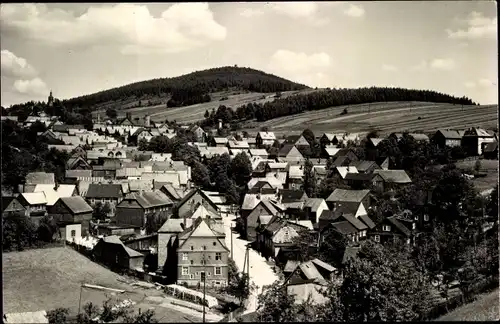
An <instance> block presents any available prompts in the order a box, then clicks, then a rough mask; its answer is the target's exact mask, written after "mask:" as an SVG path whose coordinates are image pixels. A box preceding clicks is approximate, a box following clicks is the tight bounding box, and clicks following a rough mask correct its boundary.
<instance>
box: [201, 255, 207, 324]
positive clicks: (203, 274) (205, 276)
mask: <svg viewBox="0 0 500 324" xmlns="http://www.w3.org/2000/svg"><path fill="white" fill-rule="evenodd" d="M202 260H203V272H202V273H201V281H203V301H202V305H203V323H205V295H206V287H207V275H206V271H207V264H206V261H205V252H203V258H202Z"/></svg>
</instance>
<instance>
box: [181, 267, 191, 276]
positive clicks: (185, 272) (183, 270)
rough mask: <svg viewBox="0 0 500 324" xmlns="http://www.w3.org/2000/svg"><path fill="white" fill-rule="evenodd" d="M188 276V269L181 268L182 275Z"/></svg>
mask: <svg viewBox="0 0 500 324" xmlns="http://www.w3.org/2000/svg"><path fill="white" fill-rule="evenodd" d="M188 274H189V267H182V275H183V276H187V275H188Z"/></svg>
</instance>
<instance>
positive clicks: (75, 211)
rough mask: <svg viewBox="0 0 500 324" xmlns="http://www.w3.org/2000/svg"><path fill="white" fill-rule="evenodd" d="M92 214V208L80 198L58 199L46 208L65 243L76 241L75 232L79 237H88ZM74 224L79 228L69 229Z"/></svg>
mask: <svg viewBox="0 0 500 324" xmlns="http://www.w3.org/2000/svg"><path fill="white" fill-rule="evenodd" d="M92 212H93V209H92V207H90V205H89V204H87V202H86V201H85V199H83V198H82V197H80V196H75V197H64V198H59V199H58V200H57V202H56V203H55V204H54V205H53V206H51V207H49V208H48V214H49V215H50V216H52V217H53V219H54V220H55V221H56V223H57V225H58V227H59V230H60V234H61V237H62V238H65V239H66V240H67V241H72V240H73V238H74V239H77V238H78V235H77V231H78V232H80V237H81V236H82V235H83V236H86V235H88V233H89V227H90V220H91V219H92ZM76 224H79V225H80V227H78V226H77V227H78V228H75V229H71V227H72V226H71V225H76ZM68 231H69V233H68ZM68 239H69V240H68Z"/></svg>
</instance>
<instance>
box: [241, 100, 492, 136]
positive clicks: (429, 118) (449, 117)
mask: <svg viewBox="0 0 500 324" xmlns="http://www.w3.org/2000/svg"><path fill="white" fill-rule="evenodd" d="M497 107H498V106H497V105H488V106H463V107H462V106H461V105H453V104H441V103H428V102H381V103H373V104H362V105H353V106H340V107H332V108H328V109H323V110H315V111H307V112H304V113H301V114H297V115H293V116H285V117H279V118H275V119H271V120H268V121H265V122H263V123H257V122H252V123H249V124H248V125H247V126H246V127H244V128H245V130H246V131H247V132H251V133H255V132H257V131H258V130H259V129H260V128H261V127H268V128H269V129H270V130H272V131H274V132H275V133H276V134H277V135H282V134H292V133H300V132H302V131H303V130H304V129H305V128H309V129H311V130H312V131H313V132H315V133H322V132H331V133H337V132H348V133H359V132H361V133H363V132H368V131H369V130H371V129H376V130H379V132H380V134H381V135H387V134H389V133H392V132H403V131H406V130H407V131H410V132H416V131H422V132H433V131H435V130H437V129H440V128H459V129H463V128H467V127H471V126H478V127H484V128H487V129H491V128H496V127H498V124H497V119H498V118H497V116H498V108H497ZM344 108H346V109H347V110H348V114H347V115H340V114H341V112H342V111H343V110H344ZM419 117H420V119H418V118H419Z"/></svg>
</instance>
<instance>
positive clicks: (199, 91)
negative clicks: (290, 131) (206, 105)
mask: <svg viewBox="0 0 500 324" xmlns="http://www.w3.org/2000/svg"><path fill="white" fill-rule="evenodd" d="M305 88H307V87H306V86H305V85H301V84H297V83H294V82H291V81H289V80H286V79H283V78H280V77H278V76H275V75H272V74H268V73H265V72H262V71H258V70H254V69H250V68H240V67H230V66H226V67H219V68H213V69H208V70H203V71H197V72H193V73H189V74H186V75H182V76H178V77H173V78H158V79H153V80H148V81H142V82H136V83H132V84H129V85H126V86H122V87H116V88H113V89H109V90H105V91H100V92H97V93H94V94H90V95H85V96H80V97H76V98H72V99H68V100H65V101H64V104H65V105H66V106H68V107H91V108H92V109H94V108H95V107H96V106H98V105H100V104H104V103H107V102H113V101H114V102H118V101H120V100H123V99H124V98H130V97H135V98H141V97H143V96H148V95H156V96H167V95H169V94H172V99H171V103H170V107H175V106H178V105H188V104H195V103H201V102H205V101H204V100H207V95H208V94H209V93H211V92H217V91H226V90H231V89H238V90H246V91H252V92H266V93H270V92H277V91H291V90H301V89H305ZM191 95H194V98H190V96H191Z"/></svg>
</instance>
